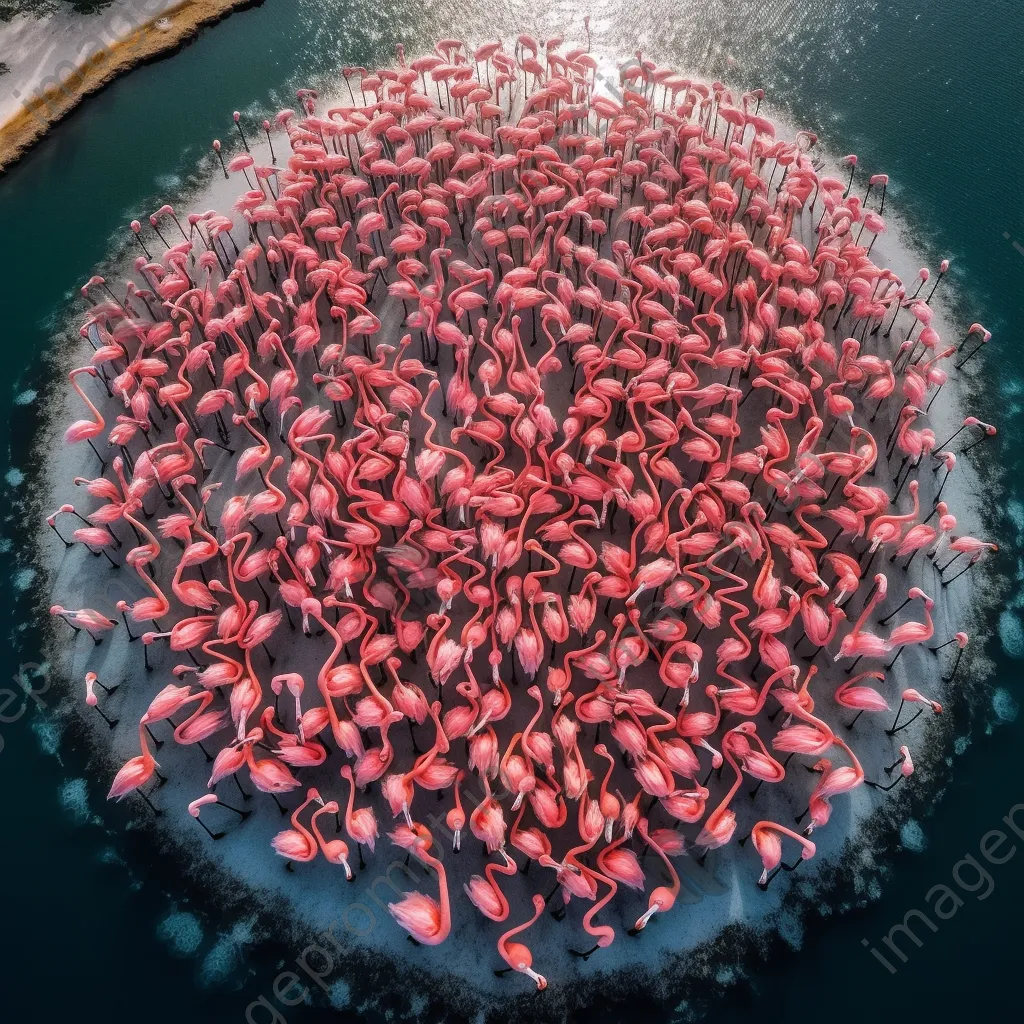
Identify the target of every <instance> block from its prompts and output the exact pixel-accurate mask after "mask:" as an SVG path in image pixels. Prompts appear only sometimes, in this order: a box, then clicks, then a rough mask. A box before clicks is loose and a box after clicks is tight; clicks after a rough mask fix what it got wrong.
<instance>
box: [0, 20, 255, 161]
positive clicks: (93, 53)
mask: <svg viewBox="0 0 1024 1024" xmlns="http://www.w3.org/2000/svg"><path fill="white" fill-rule="evenodd" d="M260 3H262V0H181V2H178V3H175V2H174V0H167V2H166V4H165V6H164V9H163V10H159V11H158V12H157V14H156V15H154V16H153V17H152V18H150V20H148V21H146V22H144V23H142V24H140V25H139V26H138V27H137V28H135V29H134V30H128V29H129V25H128V23H127V22H126V21H125V20H124V16H121V11H120V10H119V8H123V9H124V13H125V15H126V16H129V17H130V18H131V21H133V22H134V21H136V20H137V19H138V16H139V14H138V8H137V6H135V5H133V4H127V3H115V4H112V5H111V6H110V7H108V8H105V9H104V10H102V11H99V12H98V13H97V14H95V15H90V16H87V17H82V16H77V15H67V14H57V15H54V16H53V17H52V18H48V19H39V20H35V19H27V18H25V17H22V16H19V17H16V18H15V19H13V20H12V21H11V22H9V23H8V24H6V25H0V52H3V53H4V55H5V60H6V62H7V64H8V65H9V66H10V68H11V70H10V72H9V74H7V75H5V76H4V77H3V79H0V85H2V86H3V92H4V95H3V96H2V97H0V118H3V123H2V124H0V171H3V170H5V169H6V168H7V167H9V166H10V165H11V164H12V163H14V161H16V160H17V159H18V158H19V157H20V156H21V155H22V154H23V153H25V152H26V151H27V150H28V149H29V148H31V147H32V146H33V145H34V144H35V143H36V142H38V141H39V140H40V139H41V138H42V137H43V136H44V135H45V134H46V133H47V131H48V130H49V129H50V127H51V126H52V125H54V124H56V123H57V122H58V121H60V120H61V119H62V118H63V117H65V116H66V115H67V114H68V113H69V112H70V111H72V110H73V109H74V108H75V107H77V106H78V104H79V103H81V102H82V100H83V99H84V98H85V97H86V96H89V95H90V94H92V93H95V92H98V91H99V90H100V89H102V88H104V86H106V85H109V84H110V83H111V82H112V81H113V80H114V79H115V78H117V77H118V76H119V75H122V74H124V73H125V72H127V71H130V70H131V69H132V68H134V67H137V66H138V65H139V64H143V63H147V62H149V61H152V60H156V59H159V58H161V57H165V56H167V55H169V54H170V53H173V52H174V51H175V50H176V49H178V48H179V47H181V46H183V45H184V44H185V43H187V42H188V41H189V40H191V39H193V38H194V37H195V36H196V35H197V34H198V32H199V30H200V29H201V28H202V27H203V26H205V25H210V24H213V23H214V22H216V21H219V20H220V19H221V18H224V17H226V16H227V15H228V14H230V13H231V12H232V11H235V10H239V9H241V8H243V7H253V6H257V5H258V4H260ZM119 16H121V18H120V20H119ZM132 16H133V17H132ZM119 25H120V26H121V27H120V30H119V29H118V26H119ZM90 40H92V41H94V42H93V45H92V47H91V49H90V48H89V43H90ZM19 44H20V47H19ZM72 66H74V70H69V69H70V68H71V67H72Z"/></svg>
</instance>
